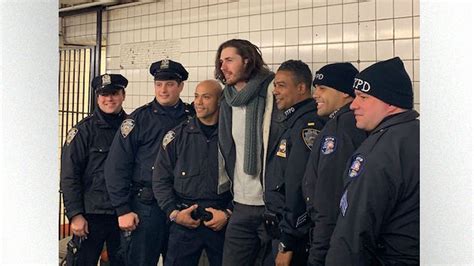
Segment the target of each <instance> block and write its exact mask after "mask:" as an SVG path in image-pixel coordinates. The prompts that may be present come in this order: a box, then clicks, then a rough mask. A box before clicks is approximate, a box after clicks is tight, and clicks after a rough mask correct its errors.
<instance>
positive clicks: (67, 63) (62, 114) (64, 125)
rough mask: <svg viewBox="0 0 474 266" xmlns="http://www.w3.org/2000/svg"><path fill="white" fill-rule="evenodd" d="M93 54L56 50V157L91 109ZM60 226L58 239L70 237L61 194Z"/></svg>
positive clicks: (86, 50) (89, 49) (90, 49)
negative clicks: (57, 112) (75, 126)
mask: <svg viewBox="0 0 474 266" xmlns="http://www.w3.org/2000/svg"><path fill="white" fill-rule="evenodd" d="M94 51H95V48H94V47H85V48H63V49H60V51H59V77H58V81H59V84H58V96H59V99H58V101H59V136H60V138H59V156H60V154H61V152H62V145H63V144H64V142H65V140H66V136H67V132H68V130H69V129H70V128H72V127H73V126H74V125H75V124H77V122H79V121H81V120H82V119H83V118H84V117H86V116H88V115H89V114H90V113H91V112H92V110H93V106H94V100H95V98H94V96H93V93H91V89H90V81H91V79H92V77H93V75H94V69H93V68H94V67H93V66H94V63H93V61H94V58H95V57H94ZM59 162H60V160H59ZM59 225H60V227H59V239H62V238H64V237H66V236H69V235H70V232H69V222H68V221H67V218H66V216H65V214H64V205H63V199H62V193H61V191H59Z"/></svg>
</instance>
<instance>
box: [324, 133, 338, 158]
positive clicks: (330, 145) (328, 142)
mask: <svg viewBox="0 0 474 266" xmlns="http://www.w3.org/2000/svg"><path fill="white" fill-rule="evenodd" d="M335 149H336V138H335V137H333V136H328V137H325V138H324V140H323V144H322V145H321V153H322V154H324V155H328V154H331V153H333V152H334V150H335Z"/></svg>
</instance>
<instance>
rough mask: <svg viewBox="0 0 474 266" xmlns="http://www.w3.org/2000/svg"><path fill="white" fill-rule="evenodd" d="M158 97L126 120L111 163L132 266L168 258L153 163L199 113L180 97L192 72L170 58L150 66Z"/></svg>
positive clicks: (113, 194) (108, 168) (108, 175)
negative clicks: (174, 132) (170, 136)
mask: <svg viewBox="0 0 474 266" xmlns="http://www.w3.org/2000/svg"><path fill="white" fill-rule="evenodd" d="M150 73H151V74H152V75H153V77H154V79H155V80H154V86H155V99H154V100H153V101H152V102H150V103H148V104H146V105H144V106H142V107H139V108H137V109H136V110H135V111H134V112H133V113H132V114H131V115H130V116H131V118H129V119H126V120H124V121H123V123H122V125H121V127H120V131H119V132H117V135H116V136H115V139H114V141H113V143H112V146H111V149H110V154H109V156H108V158H107V161H106V165H105V179H106V184H107V189H108V191H109V195H110V199H111V201H112V205H113V206H114V207H115V209H116V211H117V215H118V221H119V226H120V228H121V229H122V230H124V231H126V232H127V234H130V240H129V244H128V248H127V263H128V264H129V265H156V264H157V262H158V259H159V257H160V253H161V254H162V255H163V257H164V256H165V251H166V243H167V234H168V233H167V225H166V215H165V213H164V212H163V211H162V210H161V209H160V207H159V206H158V204H157V203H156V200H155V199H154V197H153V192H152V188H151V183H152V172H153V164H154V162H155V159H156V156H157V154H158V150H159V148H160V146H161V141H162V139H163V136H164V135H165V134H166V132H168V130H170V129H171V128H173V127H175V126H177V125H178V124H179V123H180V122H182V121H184V120H186V119H188V118H189V117H190V116H192V115H193V114H194V111H193V110H192V108H191V106H190V105H188V104H185V103H183V102H182V101H181V99H180V98H179V95H180V93H181V91H182V90H183V86H184V81H185V80H186V79H187V78H188V72H187V71H186V69H185V68H184V67H183V66H182V65H181V64H180V63H178V62H175V61H172V60H168V59H164V60H161V61H158V62H155V63H153V64H152V65H151V66H150Z"/></svg>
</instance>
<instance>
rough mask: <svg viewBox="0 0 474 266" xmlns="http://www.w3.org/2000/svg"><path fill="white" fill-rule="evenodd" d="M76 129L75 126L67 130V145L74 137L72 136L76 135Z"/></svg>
mask: <svg viewBox="0 0 474 266" xmlns="http://www.w3.org/2000/svg"><path fill="white" fill-rule="evenodd" d="M78 131H79V130H78V129H77V128H75V127H73V128H71V129H70V130H69V132H68V133H67V137H66V144H67V145H69V144H71V141H72V140H73V139H74V137H75V136H76V134H77V132H78Z"/></svg>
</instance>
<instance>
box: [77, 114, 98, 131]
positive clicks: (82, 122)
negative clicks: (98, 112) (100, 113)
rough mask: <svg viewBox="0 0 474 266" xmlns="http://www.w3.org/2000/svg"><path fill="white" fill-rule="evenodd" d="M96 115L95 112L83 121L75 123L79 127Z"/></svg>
mask: <svg viewBox="0 0 474 266" xmlns="http://www.w3.org/2000/svg"><path fill="white" fill-rule="evenodd" d="M94 117H95V116H94V114H90V115H88V116H86V117H84V118H83V119H82V120H81V121H79V122H77V124H76V125H74V127H76V128H77V127H79V126H81V125H83V124H84V123H86V122H87V121H89V120H91V119H92V118H94Z"/></svg>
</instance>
